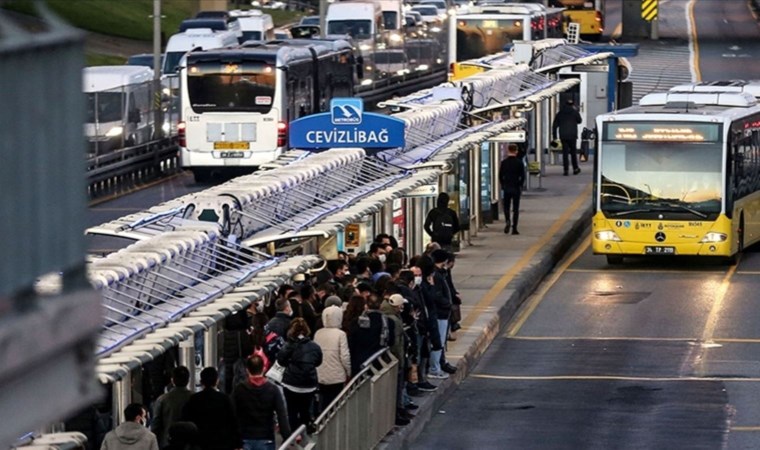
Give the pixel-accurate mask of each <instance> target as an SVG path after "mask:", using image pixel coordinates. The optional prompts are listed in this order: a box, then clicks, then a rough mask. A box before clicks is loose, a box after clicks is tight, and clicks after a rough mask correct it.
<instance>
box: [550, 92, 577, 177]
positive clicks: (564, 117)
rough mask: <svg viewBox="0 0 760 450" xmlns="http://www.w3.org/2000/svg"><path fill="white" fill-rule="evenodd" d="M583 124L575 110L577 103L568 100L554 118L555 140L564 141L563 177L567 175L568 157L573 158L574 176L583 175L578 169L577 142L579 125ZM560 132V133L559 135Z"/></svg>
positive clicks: (553, 131)
mask: <svg viewBox="0 0 760 450" xmlns="http://www.w3.org/2000/svg"><path fill="white" fill-rule="evenodd" d="M581 122H583V119H581V115H580V114H579V113H578V110H577V109H575V102H573V101H572V100H567V101H566V102H565V104H564V105H562V108H560V110H559V112H558V113H557V115H555V116H554V124H553V125H552V134H553V135H554V139H559V140H560V141H562V167H563V168H564V173H563V175H567V172H568V169H569V164H568V156H570V158H572V162H573V175H578V174H579V173H581V169H580V167H578V156H577V154H576V152H577V141H578V125H579V124H580V123H581ZM558 132H559V133H558Z"/></svg>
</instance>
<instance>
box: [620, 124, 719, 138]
mask: <svg viewBox="0 0 760 450" xmlns="http://www.w3.org/2000/svg"><path fill="white" fill-rule="evenodd" d="M605 126H606V130H605V140H609V141H653V142H717V141H718V140H719V138H720V132H719V131H720V130H719V125H718V124H712V123H693V122H692V123H668V122H608V123H606V124H605Z"/></svg>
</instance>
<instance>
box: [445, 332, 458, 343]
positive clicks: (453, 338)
mask: <svg viewBox="0 0 760 450" xmlns="http://www.w3.org/2000/svg"><path fill="white" fill-rule="evenodd" d="M446 340H447V341H456V340H457V337H456V336H454V334H453V333H449V335H448V337H447V338H446Z"/></svg>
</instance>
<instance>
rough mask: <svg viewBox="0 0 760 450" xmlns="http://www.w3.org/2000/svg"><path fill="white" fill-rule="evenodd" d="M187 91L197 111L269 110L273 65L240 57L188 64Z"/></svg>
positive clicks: (273, 92)
mask: <svg viewBox="0 0 760 450" xmlns="http://www.w3.org/2000/svg"><path fill="white" fill-rule="evenodd" d="M187 93H188V96H189V97H190V107H191V108H192V109H193V111H195V112H197V113H204V112H212V111H246V112H258V113H262V114H265V113H268V112H269V110H270V109H272V103H273V102H274V94H275V68H274V66H273V65H271V64H267V63H263V62H256V61H242V62H234V63H220V62H219V61H211V62H206V61H203V62H198V63H194V64H192V65H190V64H189V65H188V68H187Z"/></svg>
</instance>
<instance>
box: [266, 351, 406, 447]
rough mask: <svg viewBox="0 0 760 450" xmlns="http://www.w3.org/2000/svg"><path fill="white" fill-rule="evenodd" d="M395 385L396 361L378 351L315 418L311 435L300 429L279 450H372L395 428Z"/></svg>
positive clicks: (396, 379)
mask: <svg viewBox="0 0 760 450" xmlns="http://www.w3.org/2000/svg"><path fill="white" fill-rule="evenodd" d="M397 382H398V360H397V359H396V358H395V357H394V356H393V355H392V354H391V352H390V350H389V349H387V348H386V349H383V350H380V351H378V352H377V353H375V354H374V355H372V356H371V357H370V358H369V359H367V361H366V362H365V363H364V364H362V370H361V371H360V372H359V373H358V374H357V375H356V376H355V377H354V378H353V379H351V381H349V383H348V384H347V385H346V387H345V388H343V391H341V393H340V395H339V396H338V398H336V399H335V400H334V401H333V402H332V403H330V404H329V405H328V406H327V408H325V410H324V411H323V412H322V414H320V416H319V417H317V419H316V420H315V421H314V429H315V431H314V433H312V434H308V433H307V429H306V426H305V425H302V426H301V427H299V428H298V429H297V430H295V432H294V433H293V434H292V435H290V437H289V438H288V439H287V440H286V441H285V442H283V443H282V445H281V446H280V449H294V448H295V449H314V448H319V449H330V450H342V449H346V450H359V449H371V448H374V447H375V446H376V445H377V444H378V443H379V442H380V441H381V440H382V439H383V437H384V436H385V435H386V434H388V432H389V431H390V430H391V429H392V428H393V426H394V423H395V420H396V383H397Z"/></svg>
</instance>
